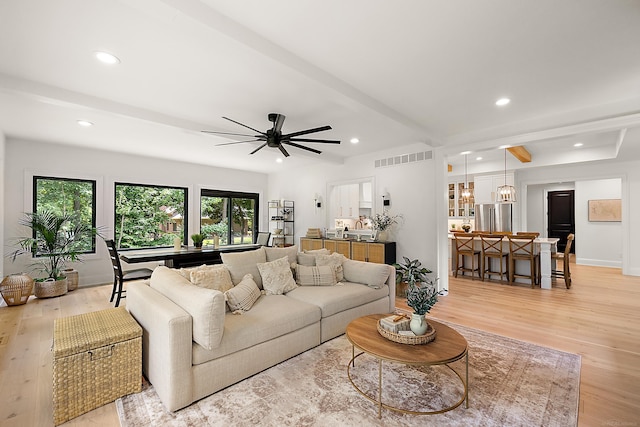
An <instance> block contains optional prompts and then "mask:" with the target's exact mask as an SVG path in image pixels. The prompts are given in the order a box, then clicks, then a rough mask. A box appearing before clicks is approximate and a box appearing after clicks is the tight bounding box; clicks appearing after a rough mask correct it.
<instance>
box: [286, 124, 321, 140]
mask: <svg viewBox="0 0 640 427" xmlns="http://www.w3.org/2000/svg"><path fill="white" fill-rule="evenodd" d="M323 130H331V126H321V127H319V128H313V129H307V130H301V131H298V132H293V133H290V134H287V135H282V138H291V137H293V136H300V135H307V134H309V133H314V132H322V131H323Z"/></svg>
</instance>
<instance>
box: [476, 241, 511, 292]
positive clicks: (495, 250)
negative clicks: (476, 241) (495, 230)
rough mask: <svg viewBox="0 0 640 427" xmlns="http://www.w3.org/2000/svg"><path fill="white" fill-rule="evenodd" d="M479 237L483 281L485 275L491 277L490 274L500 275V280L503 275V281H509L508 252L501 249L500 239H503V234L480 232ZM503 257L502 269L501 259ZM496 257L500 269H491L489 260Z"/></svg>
mask: <svg viewBox="0 0 640 427" xmlns="http://www.w3.org/2000/svg"><path fill="white" fill-rule="evenodd" d="M480 239H481V240H482V280H483V281H484V278H485V276H489V279H491V275H492V274H493V275H500V280H501V281H502V280H503V279H502V276H504V281H505V282H508V281H509V252H504V251H503V250H502V240H503V239H504V235H501V234H481V235H480ZM503 258H504V269H503V263H502V259H503ZM492 259H497V260H498V262H499V263H500V270H499V271H498V270H491V260H492Z"/></svg>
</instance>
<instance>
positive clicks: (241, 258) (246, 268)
mask: <svg viewBox="0 0 640 427" xmlns="http://www.w3.org/2000/svg"><path fill="white" fill-rule="evenodd" d="M220 256H221V257H222V263H223V264H224V265H225V266H226V267H227V268H228V269H229V273H230V274H231V281H232V282H233V284H234V285H237V284H238V283H240V282H241V281H242V279H243V278H244V276H245V274H247V273H249V274H251V275H252V276H253V280H254V281H255V282H256V285H258V288H260V289H262V278H261V277H260V271H259V270H258V266H257V264H258V263H259V262H266V261H267V256H266V254H265V252H264V247H260V248H258V249H256V250H253V251H245V252H221V253H220Z"/></svg>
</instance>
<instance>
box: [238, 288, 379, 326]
mask: <svg viewBox="0 0 640 427" xmlns="http://www.w3.org/2000/svg"><path fill="white" fill-rule="evenodd" d="M388 295H389V287H388V286H387V285H383V286H382V287H381V288H380V289H374V288H370V287H368V286H364V285H362V284H360V283H348V282H344V283H343V284H342V285H337V286H299V287H298V288H296V289H294V290H293V291H291V292H289V293H288V294H287V295H286V297H287V298H293V299H296V300H298V301H303V302H308V303H310V304H314V305H317V306H318V307H320V310H321V311H322V317H323V318H325V317H329V316H331V315H334V314H336V313H340V312H342V311H345V310H349V309H351V308H354V307H358V306H361V305H363V304H367V303H370V302H372V301H377V300H379V299H381V298H384V297H387V296H388ZM225 336H226V335H225Z"/></svg>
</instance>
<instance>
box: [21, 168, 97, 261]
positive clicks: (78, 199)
mask: <svg viewBox="0 0 640 427" xmlns="http://www.w3.org/2000/svg"><path fill="white" fill-rule="evenodd" d="M33 211H34V212H44V211H50V212H53V213H55V214H58V215H63V216H66V215H71V216H72V218H73V221H77V223H82V224H84V225H86V226H88V227H90V228H93V229H95V228H96V182H95V181H91V180H82V179H72V178H58V177H45V176H34V177H33ZM74 225H76V223H74V224H69V227H70V228H73V226H74ZM78 252H81V253H94V252H95V236H92V235H88V236H86V237H85V238H83V239H82V240H81V242H80V243H79V245H78Z"/></svg>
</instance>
